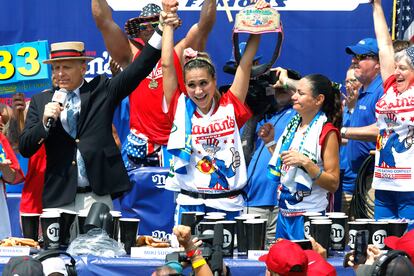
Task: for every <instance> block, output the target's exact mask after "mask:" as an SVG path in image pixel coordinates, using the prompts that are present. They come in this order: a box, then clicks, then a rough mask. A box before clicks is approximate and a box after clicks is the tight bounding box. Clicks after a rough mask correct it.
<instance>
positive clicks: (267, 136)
mask: <svg viewBox="0 0 414 276" xmlns="http://www.w3.org/2000/svg"><path fill="white" fill-rule="evenodd" d="M257 135H258V136H259V137H260V138H261V139H262V140H263V142H264V143H265V144H267V143H269V142H271V141H273V139H274V138H275V128H274V127H273V125H272V124H270V123H266V124H264V125H263V126H262V127H261V128H260V129H259V132H258V134H257Z"/></svg>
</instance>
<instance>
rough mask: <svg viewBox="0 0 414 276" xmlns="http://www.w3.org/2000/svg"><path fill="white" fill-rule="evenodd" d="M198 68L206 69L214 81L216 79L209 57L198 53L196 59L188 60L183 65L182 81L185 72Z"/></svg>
mask: <svg viewBox="0 0 414 276" xmlns="http://www.w3.org/2000/svg"><path fill="white" fill-rule="evenodd" d="M200 68H203V69H206V70H207V72H208V73H209V74H210V75H211V76H212V77H213V78H214V79H215V78H216V69H215V68H214V65H213V62H212V61H211V58H210V56H209V55H208V54H207V53H206V52H198V53H197V57H195V58H192V59H190V60H188V61H187V62H186V63H185V64H184V80H185V75H186V73H187V71H190V70H192V69H200Z"/></svg>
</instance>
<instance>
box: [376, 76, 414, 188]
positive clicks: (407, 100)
mask: <svg viewBox="0 0 414 276" xmlns="http://www.w3.org/2000/svg"><path fill="white" fill-rule="evenodd" d="M384 91H386V92H385V94H384V96H382V97H381V98H380V99H379V100H378V102H377V104H376V106H375V113H376V116H377V126H378V128H379V135H378V138H377V147H376V153H375V171H374V180H373V188H375V189H378V190H388V191H399V192H410V191H414V183H413V177H414V167H413V156H414V86H411V87H410V88H409V89H407V90H406V91H404V92H403V93H399V92H398V91H397V89H396V80H395V77H394V76H391V77H390V78H388V79H387V81H386V82H385V83H384Z"/></svg>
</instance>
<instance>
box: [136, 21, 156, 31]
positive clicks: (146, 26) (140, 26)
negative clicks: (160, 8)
mask: <svg viewBox="0 0 414 276" xmlns="http://www.w3.org/2000/svg"><path fill="white" fill-rule="evenodd" d="M159 23H160V22H159V21H157V22H145V23H140V24H139V30H140V31H145V30H147V29H148V27H149V26H152V28H153V29H155V28H156V27H157V26H158V24H159Z"/></svg>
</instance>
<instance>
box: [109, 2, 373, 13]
mask: <svg viewBox="0 0 414 276" xmlns="http://www.w3.org/2000/svg"><path fill="white" fill-rule="evenodd" d="M107 1H108V4H109V5H110V6H111V7H112V9H113V10H115V11H137V10H138V11H140V10H142V8H143V7H144V6H145V5H146V4H147V3H148V2H147V1H142V0H123V1H120V0H107ZM224 1H226V0H218V1H217V10H219V11H223V10H225V8H224ZM266 1H267V2H269V3H270V6H271V7H272V8H275V9H277V10H297V11H301V10H302V11H352V10H355V9H356V8H357V7H358V6H359V4H364V3H369V2H370V0H312V1H309V0H266ZM151 2H153V3H155V4H157V5H159V6H161V0H153V1H151ZM203 2H204V0H183V1H180V7H179V8H180V11H200V9H201V7H202V5H203ZM250 3H251V2H250V0H227V4H228V6H229V9H230V10H232V11H238V10H241V9H243V8H245V7H247V6H249V5H250Z"/></svg>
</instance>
